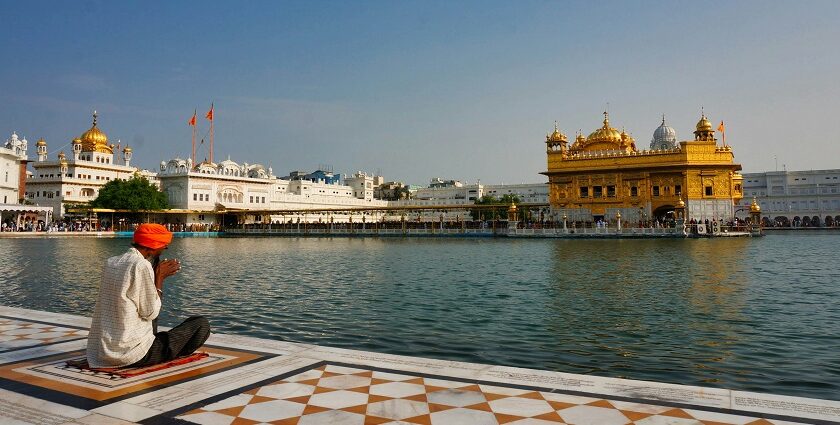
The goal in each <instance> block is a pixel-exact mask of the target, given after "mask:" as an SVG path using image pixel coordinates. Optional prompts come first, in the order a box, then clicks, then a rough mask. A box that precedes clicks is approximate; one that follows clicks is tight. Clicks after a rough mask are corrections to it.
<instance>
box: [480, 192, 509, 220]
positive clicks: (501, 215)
mask: <svg viewBox="0 0 840 425" xmlns="http://www.w3.org/2000/svg"><path fill="white" fill-rule="evenodd" d="M520 202H521V201H520V200H519V197H518V196H516V195H511V194H507V195H502V197H501V198H496V197H495V196H493V195H485V196H482V197H481V198H480V199H477V200H476V201H475V205H499V208H480V209H479V208H474V209H472V210H470V216H472V219H473V220H478V219H479V218H483V219H484V220H495V219H500V220H504V219H506V218H507V209H508V207H509V206H510V204H516V205H519V203H520Z"/></svg>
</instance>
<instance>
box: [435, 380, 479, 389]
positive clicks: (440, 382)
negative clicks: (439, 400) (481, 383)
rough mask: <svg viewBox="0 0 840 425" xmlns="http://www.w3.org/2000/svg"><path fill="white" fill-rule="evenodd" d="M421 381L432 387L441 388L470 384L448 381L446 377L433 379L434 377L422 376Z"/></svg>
mask: <svg viewBox="0 0 840 425" xmlns="http://www.w3.org/2000/svg"><path fill="white" fill-rule="evenodd" d="M423 383H425V384H426V385H429V386H432V387H442V388H461V387H466V386H470V385H472V384H470V383H469V382H461V381H450V380H447V379H434V378H423Z"/></svg>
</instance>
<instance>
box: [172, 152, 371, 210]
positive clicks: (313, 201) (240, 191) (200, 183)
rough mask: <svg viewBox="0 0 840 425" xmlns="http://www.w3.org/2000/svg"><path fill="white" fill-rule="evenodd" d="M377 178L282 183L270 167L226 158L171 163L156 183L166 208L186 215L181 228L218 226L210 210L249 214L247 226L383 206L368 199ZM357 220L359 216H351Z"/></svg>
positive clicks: (174, 161) (177, 160) (357, 175)
mask: <svg viewBox="0 0 840 425" xmlns="http://www.w3.org/2000/svg"><path fill="white" fill-rule="evenodd" d="M378 179H381V177H379V176H368V175H366V174H364V173H356V174H354V175H353V176H352V177H349V178H347V179H345V182H346V183H347V184H344V185H341V184H332V183H326V182H325V181H311V180H284V179H280V178H278V177H277V176H275V175H274V171H273V170H272V169H271V167H269V168H266V167H265V166H263V165H261V164H248V163H242V164H239V163H236V162H234V161H232V160H230V159H227V160H225V161H222V162H220V163H218V164H215V163H210V162H202V163H200V164H198V165H193V163H192V160H191V159H186V160H184V159H180V158H175V159H172V160H170V161H164V162H161V164H160V172H159V173H158V180H159V181H160V187H161V191H163V192H164V193H166V194H167V197H168V199H169V203H170V206H171V208H173V209H180V210H187V211H185V214H186V216H185V217H184V218H183V219H184V220H185V221H184V223H185V224H210V225H213V224H218V223H217V221H216V220H220V219H221V217H219V216H218V215H217V214H215V213H213V212H214V211H221V210H226V211H236V210H249V211H253V212H254V214H253V215H249V218H248V219H249V221H251V222H269V221H272V222H277V221H288V220H297V219H298V218H300V219H302V220H306V221H310V222H313V221H315V222H317V221H318V220H319V219H320V220H324V218H325V217H326V216H324V215H322V214H307V215H304V214H289V215H272V216H271V217H268V216H265V215H264V214H262V213H261V212H262V211H279V210H316V209H341V208H358V207H384V206H386V205H387V202H386V201H381V200H377V199H373V187H374V186H373V184H374V182H376V181H378ZM331 217H332V218H333V221H334V222H344V221H349V220H350V216H349V215H346V214H343V215H332V216H331ZM356 219H357V220H361V219H362V216H361V215H360V216H358V217H356Z"/></svg>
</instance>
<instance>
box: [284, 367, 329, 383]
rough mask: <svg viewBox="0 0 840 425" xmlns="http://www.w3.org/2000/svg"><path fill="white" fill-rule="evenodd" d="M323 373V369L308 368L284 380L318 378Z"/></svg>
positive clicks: (294, 380) (298, 380)
mask: <svg viewBox="0 0 840 425" xmlns="http://www.w3.org/2000/svg"><path fill="white" fill-rule="evenodd" d="M323 374H324V371H323V370H318V369H310V370H307V371H306V372H303V373H299V374H297V375H294V376H290V377H288V378H285V379H284V381H287V382H300V381H308V380H310V379H319V378H320V377H321V375H323Z"/></svg>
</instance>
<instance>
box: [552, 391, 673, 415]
mask: <svg viewBox="0 0 840 425" xmlns="http://www.w3.org/2000/svg"><path fill="white" fill-rule="evenodd" d="M543 396H545V394H543ZM546 399H548V398H547V397H546ZM552 401H563V400H552ZM593 401H594V400H593ZM586 403H591V401H587V402H586ZM586 403H578V404H586ZM610 404H612V405H613V406H615V407H616V409H621V410H628V411H631V412H639V413H650V414H652V415H655V414H658V413H662V412H667V411H669V410H671V409H673V407H667V406H658V405H655V404H643V403H631V402H627V401H618V400H610Z"/></svg>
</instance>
